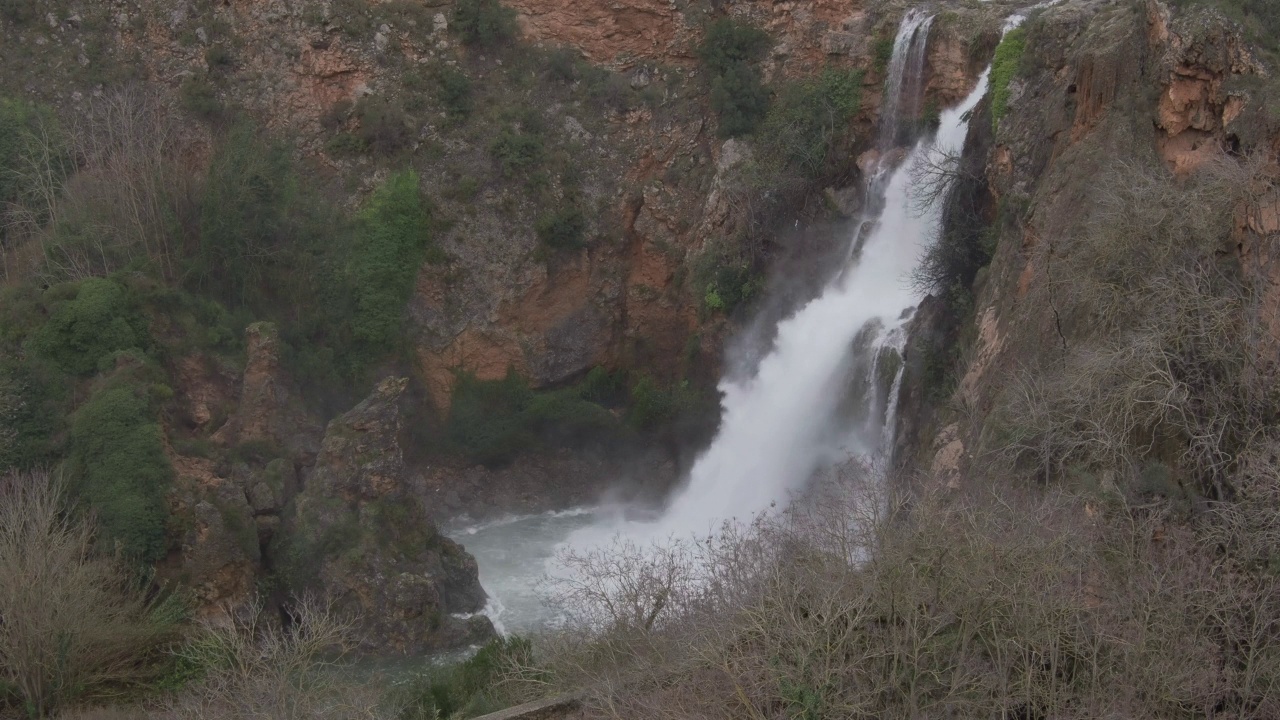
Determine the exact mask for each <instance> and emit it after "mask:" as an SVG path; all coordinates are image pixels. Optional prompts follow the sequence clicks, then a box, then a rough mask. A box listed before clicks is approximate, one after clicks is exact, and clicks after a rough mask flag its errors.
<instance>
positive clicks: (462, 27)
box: [451, 0, 518, 47]
mask: <svg viewBox="0 0 1280 720" xmlns="http://www.w3.org/2000/svg"><path fill="white" fill-rule="evenodd" d="M451 27H453V28H454V30H456V31H457V33H458V35H459V36H461V37H462V42H464V43H466V44H468V45H477V46H481V47H492V46H495V45H501V44H504V43H506V42H509V41H510V40H511V39H512V38H514V37H515V36H516V31H517V30H518V27H517V25H516V13H515V11H514V10H512V9H511V8H509V7H507V6H505V5H503V4H502V3H500V2H499V1H498V0H459V2H458V4H457V6H456V7H455V8H454V10H453V22H452V23H451Z"/></svg>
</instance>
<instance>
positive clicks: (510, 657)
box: [396, 636, 533, 720]
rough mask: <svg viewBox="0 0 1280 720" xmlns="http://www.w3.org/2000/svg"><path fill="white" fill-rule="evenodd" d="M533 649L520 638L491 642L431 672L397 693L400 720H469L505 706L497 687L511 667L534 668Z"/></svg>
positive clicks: (526, 641)
mask: <svg viewBox="0 0 1280 720" xmlns="http://www.w3.org/2000/svg"><path fill="white" fill-rule="evenodd" d="M532 658H533V646H532V644H531V643H530V642H529V641H528V640H526V639H524V638H521V637H515V636H513V637H506V638H498V639H497V640H492V641H490V642H489V644H487V645H485V646H484V647H482V648H480V650H479V651H478V652H477V653H476V654H475V655H473V656H471V658H469V659H467V660H464V661H463V662H461V663H459V664H457V665H454V666H452V667H446V668H443V669H438V670H432V671H430V672H427V673H424V674H422V675H419V676H417V677H415V678H414V679H413V680H411V681H410V682H408V683H405V684H404V685H403V686H402V687H401V688H400V689H399V690H398V691H397V693H396V694H397V696H398V697H397V698H396V699H397V700H398V701H399V702H398V703H397V705H399V706H400V707H401V708H402V709H401V710H400V715H399V720H436V718H469V717H475V716H477V715H482V714H484V713H488V712H493V711H496V710H499V709H501V708H502V707H504V706H505V705H506V703H505V702H504V701H503V700H504V699H503V698H501V697H498V696H497V692H496V690H495V687H496V685H497V682H498V680H500V679H501V678H502V676H503V674H504V672H505V671H506V670H507V669H509V668H511V667H520V668H526V667H530V666H532V664H533V663H532Z"/></svg>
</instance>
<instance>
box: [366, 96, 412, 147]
mask: <svg viewBox="0 0 1280 720" xmlns="http://www.w3.org/2000/svg"><path fill="white" fill-rule="evenodd" d="M356 117H357V118H359V119H360V130H359V131H358V137H359V138H360V139H361V140H362V141H363V142H364V145H365V147H367V148H369V149H370V150H372V151H374V152H376V153H379V154H381V155H392V154H394V153H396V152H399V151H400V150H403V149H404V148H405V146H407V145H408V144H409V142H410V141H411V140H413V128H412V127H411V126H410V121H409V116H408V115H406V114H405V112H404V109H403V108H401V107H400V106H399V105H397V104H395V103H394V102H392V101H391V100H389V99H387V98H377V97H373V96H366V97H364V98H362V99H361V100H360V102H359V103H357V104H356Z"/></svg>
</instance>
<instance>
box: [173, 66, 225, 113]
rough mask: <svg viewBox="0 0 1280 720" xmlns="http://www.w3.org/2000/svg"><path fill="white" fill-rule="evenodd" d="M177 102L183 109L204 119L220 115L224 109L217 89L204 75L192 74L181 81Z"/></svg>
mask: <svg viewBox="0 0 1280 720" xmlns="http://www.w3.org/2000/svg"><path fill="white" fill-rule="evenodd" d="M178 102H179V103H180V104H181V105H182V107H183V109H184V110H187V111H188V112H190V113H191V114H193V115H195V116H197V117H200V118H204V119H205V120H213V119H216V118H218V117H221V116H222V111H223V109H224V108H223V105H222V100H221V99H220V98H219V97H218V89H217V88H216V87H215V86H214V84H213V82H212V81H210V80H209V78H208V77H206V76H204V75H193V76H191V77H189V78H187V79H186V80H183V81H182V85H181V86H179V87H178Z"/></svg>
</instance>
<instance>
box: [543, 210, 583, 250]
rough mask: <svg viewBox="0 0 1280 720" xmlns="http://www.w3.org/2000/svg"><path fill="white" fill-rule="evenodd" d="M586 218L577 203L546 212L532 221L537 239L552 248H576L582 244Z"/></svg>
mask: <svg viewBox="0 0 1280 720" xmlns="http://www.w3.org/2000/svg"><path fill="white" fill-rule="evenodd" d="M586 229H587V218H586V216H585V215H583V214H582V210H581V209H580V208H579V207H578V206H577V205H571V206H569V207H567V208H562V209H560V210H556V211H555V212H551V213H547V214H545V215H543V216H541V217H539V218H538V220H537V222H535V223H534V231H535V232H536V233H537V234H538V240H539V241H540V242H541V243H542V244H543V245H545V246H546V247H548V248H551V249H552V250H577V249H579V248H581V247H582V246H583V245H584V244H585V241H584V238H583V234H584V233H585V232H586Z"/></svg>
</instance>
